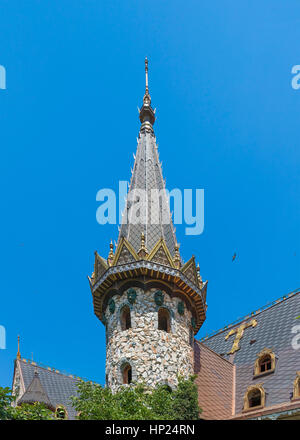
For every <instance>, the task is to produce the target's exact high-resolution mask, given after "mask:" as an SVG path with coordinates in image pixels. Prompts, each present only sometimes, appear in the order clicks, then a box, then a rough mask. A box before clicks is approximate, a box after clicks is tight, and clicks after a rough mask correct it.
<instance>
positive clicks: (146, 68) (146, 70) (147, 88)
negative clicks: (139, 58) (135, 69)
mask: <svg viewBox="0 0 300 440" xmlns="http://www.w3.org/2000/svg"><path fill="white" fill-rule="evenodd" d="M145 75H146V89H145V90H146V95H149V87H148V58H147V57H146V58H145Z"/></svg>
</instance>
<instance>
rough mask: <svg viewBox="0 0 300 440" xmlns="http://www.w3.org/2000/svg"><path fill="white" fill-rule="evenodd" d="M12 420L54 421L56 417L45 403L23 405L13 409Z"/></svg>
mask: <svg viewBox="0 0 300 440" xmlns="http://www.w3.org/2000/svg"><path fill="white" fill-rule="evenodd" d="M12 418H13V419H14V420H54V419H55V416H54V414H53V412H52V411H50V410H49V409H48V408H47V407H46V406H45V405H44V404H43V403H40V402H35V403H33V404H29V403H22V405H21V406H17V407H16V408H13V413H12Z"/></svg>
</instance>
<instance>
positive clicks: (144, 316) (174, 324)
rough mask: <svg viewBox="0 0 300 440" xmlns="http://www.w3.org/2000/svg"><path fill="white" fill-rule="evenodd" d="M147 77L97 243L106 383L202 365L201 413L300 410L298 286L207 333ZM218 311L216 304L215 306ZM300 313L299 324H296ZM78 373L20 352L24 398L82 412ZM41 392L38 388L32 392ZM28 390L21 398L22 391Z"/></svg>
mask: <svg viewBox="0 0 300 440" xmlns="http://www.w3.org/2000/svg"><path fill="white" fill-rule="evenodd" d="M145 74H146V86H145V94H144V98H143V105H142V108H141V109H140V111H139V118H140V122H141V126H140V131H139V137H138V145H137V151H136V156H135V162H134V167H133V171H132V176H131V181H130V187H129V192H128V196H127V201H126V207H125V211H124V213H123V218H122V223H121V226H120V230H119V237H118V241H117V245H116V248H114V246H113V244H112V243H111V244H110V250H109V253H108V256H107V257H106V258H104V257H101V256H100V255H99V254H98V253H97V252H95V259H94V270H93V273H92V275H91V277H89V283H90V289H91V292H92V298H93V304H94V312H95V314H96V316H97V317H98V319H99V320H100V321H101V323H102V324H103V325H104V326H105V330H106V386H108V387H110V388H111V389H112V390H113V391H114V392H115V391H117V390H118V389H119V388H120V387H121V386H131V384H134V383H136V382H143V383H144V384H146V385H147V386H149V387H150V388H151V387H154V386H156V385H157V384H166V385H168V386H169V387H170V388H171V389H172V388H174V387H176V385H177V381H178V377H179V376H183V377H185V378H188V377H189V376H191V375H192V374H196V375H197V379H196V383H197V386H198V391H199V404H200V407H201V408H202V410H203V412H202V418H204V419H249V418H250V419H252V418H253V419H257V418H270V419H276V418H283V419H288V418H294V419H295V418H299V417H300V322H299V321H295V319H296V318H297V315H300V292H299V291H295V292H292V293H291V294H289V295H287V296H286V297H284V298H281V299H280V300H278V301H275V302H274V303H272V304H270V305H268V306H267V307H264V308H262V309H260V310H258V311H256V312H253V313H251V314H250V315H249V316H247V317H245V318H243V319H241V320H239V321H237V322H236V323H233V324H232V325H229V326H227V327H226V328H224V329H222V330H220V331H218V332H216V333H215V334H214V335H212V336H210V337H207V338H205V339H204V340H201V341H199V340H196V339H195V335H196V334H197V332H198V331H199V329H200V328H201V326H202V324H203V322H204V321H205V319H206V310H207V304H206V294H207V282H205V281H203V280H202V277H201V275H200V269H199V265H197V264H196V261H195V257H194V256H192V257H191V258H190V259H189V260H188V261H187V262H184V261H183V259H182V257H181V255H180V252H179V245H178V243H177V239H176V235H175V230H174V227H173V223H172V216H171V213H170V209H169V204H168V198H167V193H166V188H165V182H164V179H163V175H162V167H161V163H160V161H159V154H158V148H157V143H156V137H155V133H154V129H153V126H154V123H155V111H154V110H153V108H152V106H151V97H150V93H149V87H148V61H147V59H146V62H145ZM212 313H213V311H212ZM297 323H298V324H299V325H298V326H297ZM77 382H78V378H76V377H73V376H67V375H63V374H61V373H60V372H57V371H55V370H53V369H49V368H48V369H44V368H42V367H39V366H37V365H36V364H33V363H32V362H30V361H25V360H24V359H21V356H20V353H19V351H18V356H17V359H16V361H15V370H14V379H13V389H14V392H15V393H18V401H19V403H22V401H24V402H25V401H26V402H31V401H32V400H34V399H37V400H38V395H39V396H40V400H41V401H43V402H44V403H46V404H47V405H48V407H52V408H54V409H56V410H57V408H59V409H60V410H61V408H62V407H63V408H64V410H65V413H66V414H67V415H68V417H69V418H74V417H75V415H76V414H75V412H74V410H73V408H72V406H71V404H70V399H69V398H70V396H71V395H74V394H75V393H76V383H77ZM34 396H35V397H34ZM22 399H23V400H22Z"/></svg>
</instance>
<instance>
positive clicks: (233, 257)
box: [231, 252, 236, 261]
mask: <svg viewBox="0 0 300 440" xmlns="http://www.w3.org/2000/svg"><path fill="white" fill-rule="evenodd" d="M235 259H236V252H235V253H234V254H233V256H232V260H231V261H234V260H235Z"/></svg>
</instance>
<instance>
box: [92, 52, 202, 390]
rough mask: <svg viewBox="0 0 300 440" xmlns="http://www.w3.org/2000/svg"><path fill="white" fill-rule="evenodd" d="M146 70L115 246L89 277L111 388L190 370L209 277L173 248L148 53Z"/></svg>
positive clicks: (168, 380)
mask: <svg viewBox="0 0 300 440" xmlns="http://www.w3.org/2000/svg"><path fill="white" fill-rule="evenodd" d="M145 72H146V89H145V95H144V98H143V106H142V108H141V109H140V111H139V114H140V121H141V127H140V132H139V137H138V145H137V153H136V157H135V163H134V168H133V171H132V177H131V182H130V187H129V192H128V196H127V201H126V207H125V210H124V213H123V217H122V223H121V227H120V233H119V239H118V243H117V247H116V249H115V252H114V246H113V244H112V243H111V244H110V252H109V255H108V258H107V259H104V258H102V257H100V256H99V255H98V253H97V252H95V264H94V272H93V274H92V276H91V278H89V281H90V287H91V291H92V295H93V302H94V311H95V314H96V315H97V317H98V318H99V319H100V321H101V322H102V323H103V324H104V325H105V327H106V385H107V386H109V387H111V388H112V390H113V391H115V390H116V389H118V387H119V386H120V385H122V384H130V383H132V382H133V383H134V382H137V381H138V382H144V383H145V384H147V385H148V386H155V385H156V384H157V383H164V384H168V385H169V386H170V387H174V386H176V384H177V377H178V375H181V376H184V377H188V376H189V375H191V374H193V372H194V359H193V358H194V349H193V343H194V335H195V334H196V333H197V332H198V330H199V328H200V327H201V325H202V323H203V322H204V320H205V314H206V307H207V306H206V290H207V282H203V281H202V279H201V277H200V273H199V266H198V268H197V267H196V264H195V258H194V256H193V257H192V258H191V259H190V260H188V261H187V262H186V263H185V264H184V263H183V261H182V258H181V256H180V254H179V246H178V244H177V241H176V236H175V230H174V227H173V223H172V219H171V215H170V209H169V202H168V198H167V193H166V190H165V183H164V180H163V176H162V169H161V163H160V161H159V157H158V151H157V144H156V138H155V135H154V131H153V125H154V122H155V110H153V109H152V107H151V97H150V94H149V88H148V61H147V59H146V60H145ZM158 192H159V193H158ZM153 194H154V196H153ZM155 194H159V197H157V198H155Z"/></svg>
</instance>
